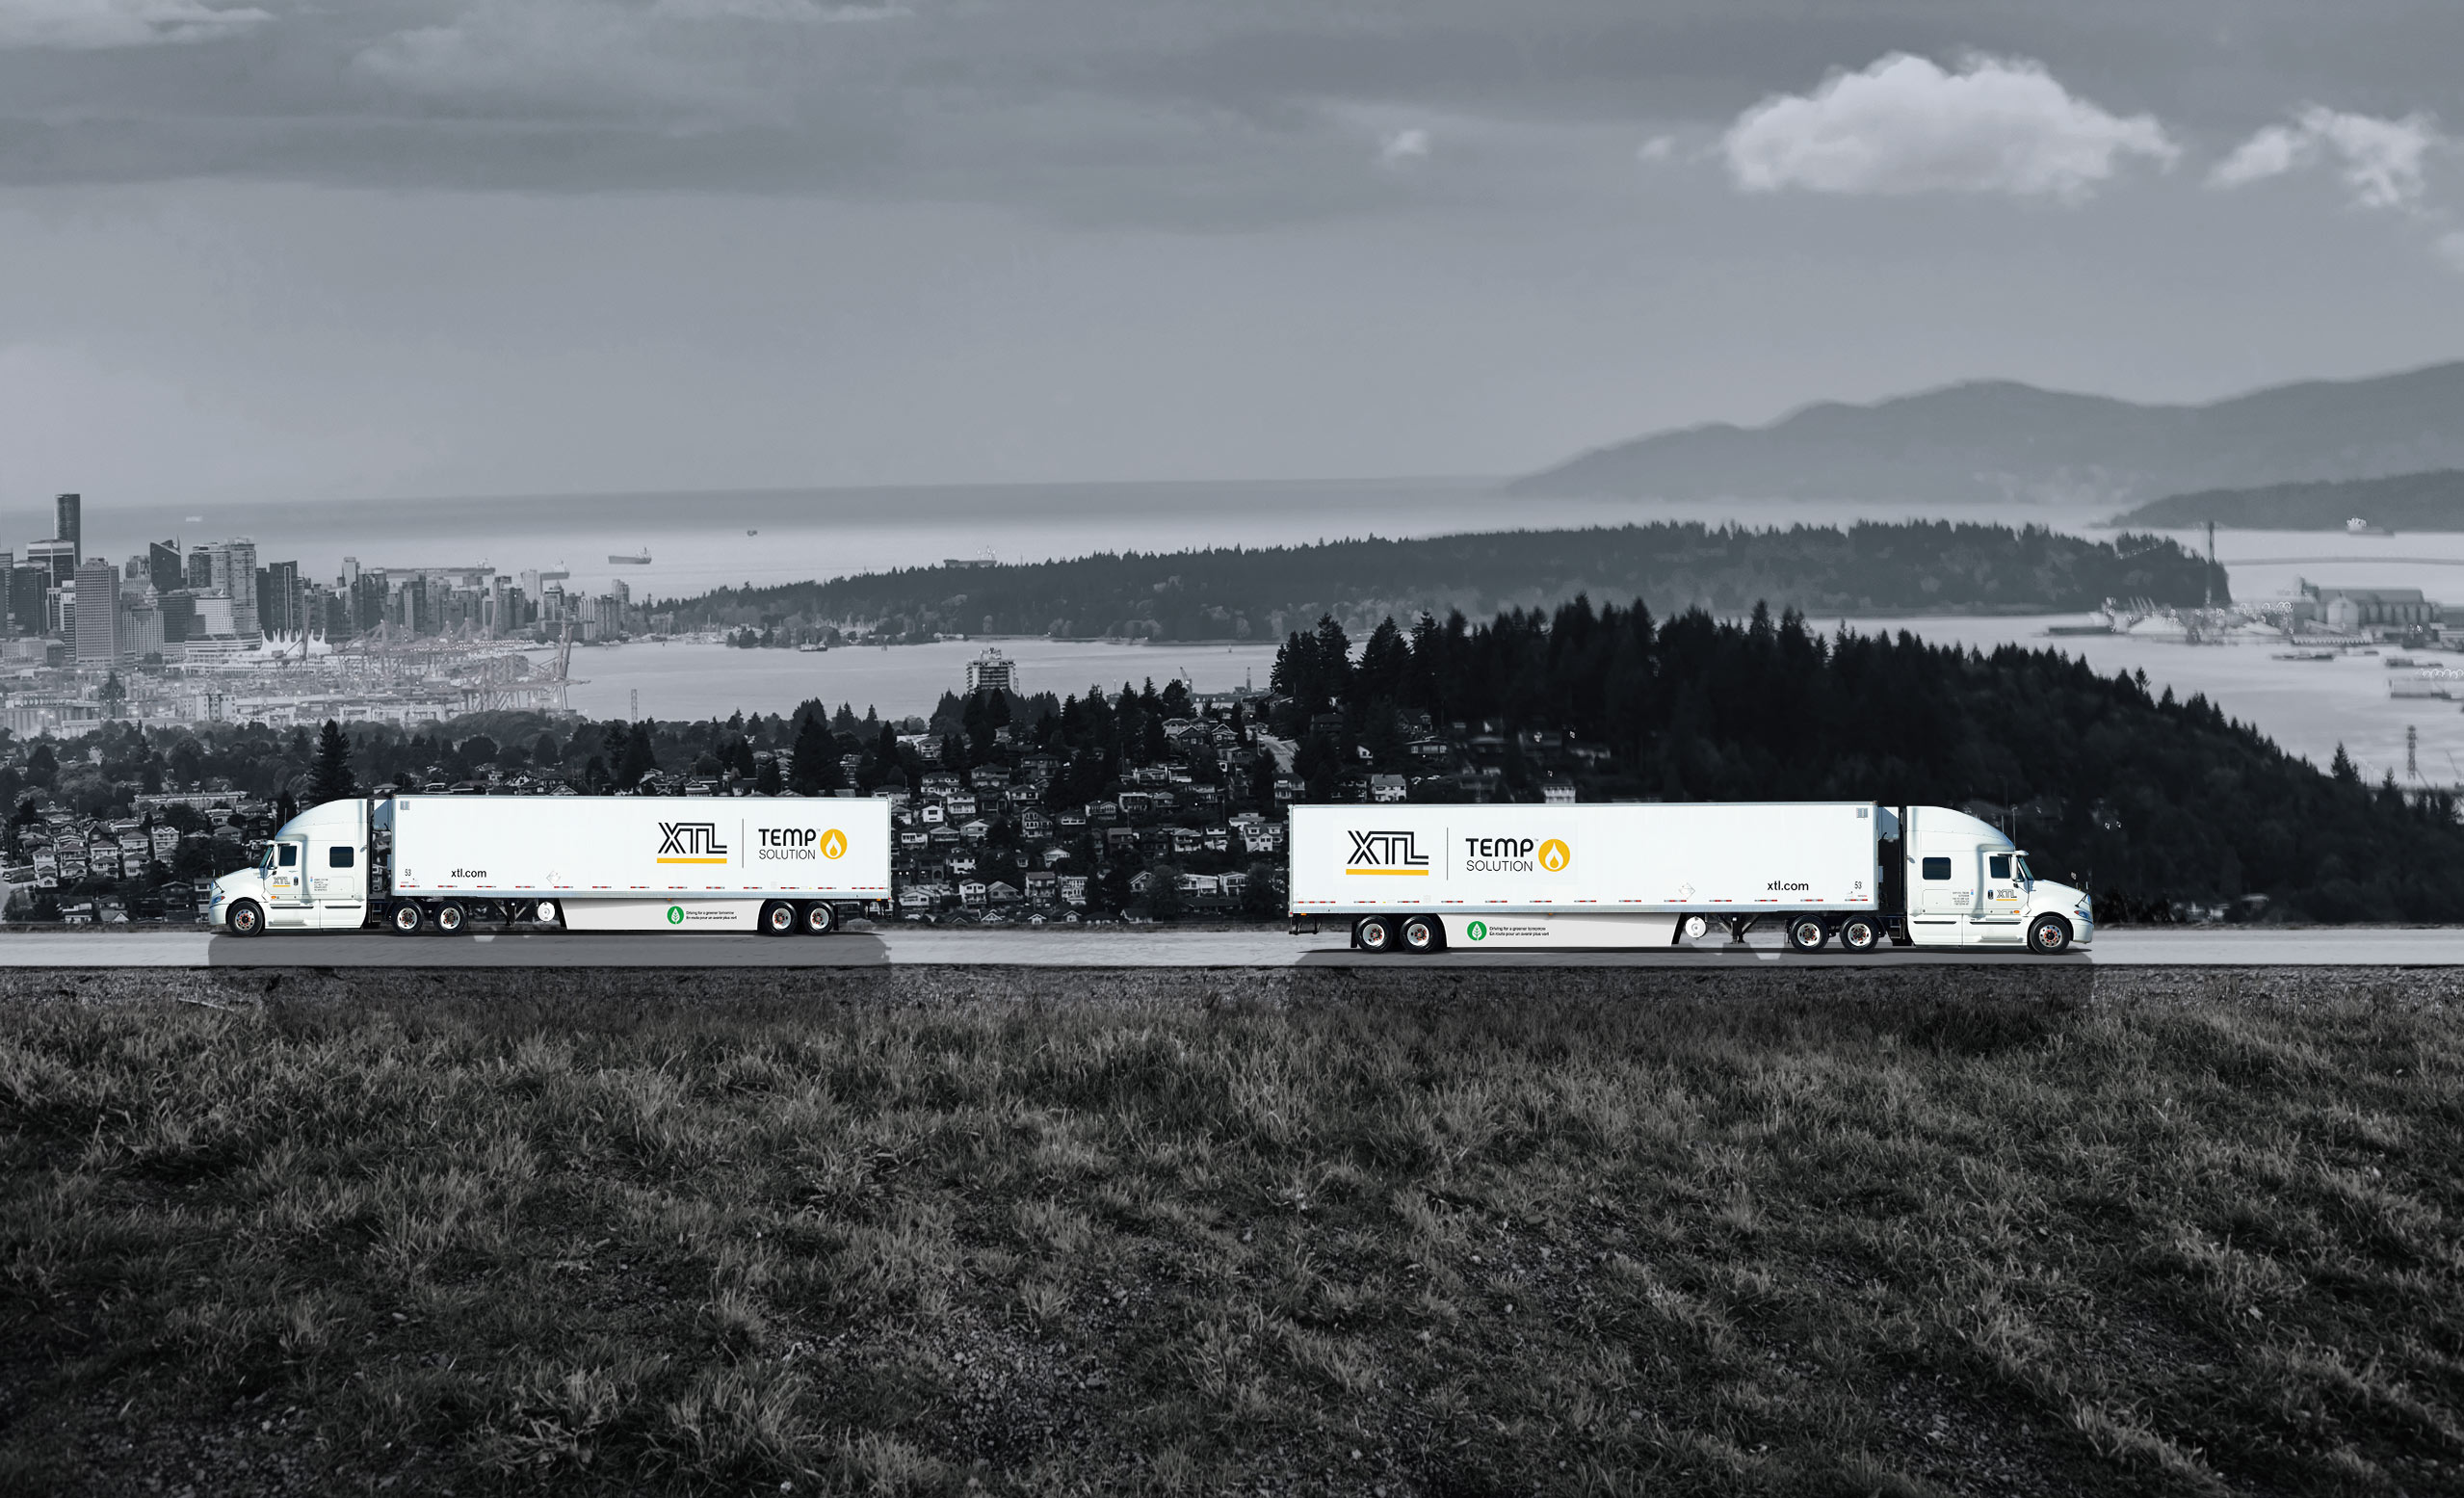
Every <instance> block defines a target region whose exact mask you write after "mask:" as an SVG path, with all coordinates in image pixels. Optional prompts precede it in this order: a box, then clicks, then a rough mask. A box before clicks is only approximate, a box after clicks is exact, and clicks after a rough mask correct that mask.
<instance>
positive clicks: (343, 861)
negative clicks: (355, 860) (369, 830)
mask: <svg viewBox="0 0 2464 1498" xmlns="http://www.w3.org/2000/svg"><path fill="white" fill-rule="evenodd" d="M357 852H358V850H356V849H353V848H328V849H327V850H326V867H328V868H330V869H347V868H350V867H351V866H352V856H353V854H355V853H357Z"/></svg>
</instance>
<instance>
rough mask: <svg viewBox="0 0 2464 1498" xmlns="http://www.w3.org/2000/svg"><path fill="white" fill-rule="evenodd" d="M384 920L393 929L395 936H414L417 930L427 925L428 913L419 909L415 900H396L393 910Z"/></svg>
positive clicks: (417, 932)
mask: <svg viewBox="0 0 2464 1498" xmlns="http://www.w3.org/2000/svg"><path fill="white" fill-rule="evenodd" d="M385 920H386V922H387V923H388V924H390V925H391V926H392V927H393V929H394V934H395V935H397V936H416V935H418V934H419V928H420V927H422V926H424V925H426V924H427V923H428V912H427V911H425V910H422V909H421V908H419V902H418V901H416V900H397V901H395V902H394V907H393V909H392V910H390V911H388V912H387V913H386V915H385Z"/></svg>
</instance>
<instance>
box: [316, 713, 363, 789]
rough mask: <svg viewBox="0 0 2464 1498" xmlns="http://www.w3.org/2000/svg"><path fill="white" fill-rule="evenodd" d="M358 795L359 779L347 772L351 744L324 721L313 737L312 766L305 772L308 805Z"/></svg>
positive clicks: (339, 726) (337, 728)
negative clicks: (314, 741)
mask: <svg viewBox="0 0 2464 1498" xmlns="http://www.w3.org/2000/svg"><path fill="white" fill-rule="evenodd" d="M358 794H359V777H358V776H357V775H355V774H354V773H353V771H352V768H351V741H350V740H349V739H348V738H346V737H344V736H343V732H342V724H341V723H336V722H335V721H334V720H332V719H330V718H328V719H327V720H326V725H325V727H324V728H322V729H320V730H319V731H318V733H317V750H316V764H315V766H314V768H313V769H311V770H310V771H309V772H308V804H310V805H312V806H322V805H324V804H325V803H326V802H329V801H346V800H348V799H350V798H351V797H354V796H356V795H358Z"/></svg>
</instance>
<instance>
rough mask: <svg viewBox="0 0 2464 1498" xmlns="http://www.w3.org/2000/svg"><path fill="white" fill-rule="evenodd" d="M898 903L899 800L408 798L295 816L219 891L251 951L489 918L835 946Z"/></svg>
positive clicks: (448, 928) (232, 927) (221, 918)
mask: <svg viewBox="0 0 2464 1498" xmlns="http://www.w3.org/2000/svg"><path fill="white" fill-rule="evenodd" d="M889 897H890V805H889V802H886V801H880V800H877V799H874V798H870V797H866V798H862V799H851V798H835V797H834V798H830V799H827V800H824V799H818V798H805V797H717V796H713V797H664V796H641V797H636V796H539V797H506V796H393V797H386V798H381V799H379V800H375V801H361V800H350V801H334V802H326V803H325V804H324V805H321V806H316V807H313V808H311V809H309V810H307V811H304V812H302V813H301V814H300V815H299V816H297V817H294V818H293V819H292V820H291V821H290V822H289V823H287V824H285V825H284V827H283V828H282V829H281V830H280V831H279V832H277V833H275V836H274V839H273V841H272V842H271V843H269V844H268V845H267V847H266V850H265V855H264V856H263V857H262V858H260V859H259V860H258V862H257V864H256V866H255V867H254V868H251V869H243V870H241V871H240V872H238V873H236V874H226V875H224V876H223V877H222V878H221V879H219V880H215V881H214V898H213V905H212V907H211V909H210V910H209V912H208V914H207V920H208V921H210V922H211V923H212V924H213V925H214V926H215V927H217V928H220V929H221V930H223V931H226V932H228V933H231V934H232V935H235V936H254V935H257V934H259V933H264V932H268V931H359V930H362V929H383V930H389V931H393V932H397V933H401V934H403V935H415V934H417V933H420V932H423V931H435V932H442V933H447V934H452V933H456V932H459V931H461V930H462V929H463V928H464V927H465V926H466V925H467V924H468V923H470V922H471V921H473V920H482V921H494V922H499V923H503V924H506V925H511V926H514V927H517V928H528V929H531V930H548V931H580V932H612V931H756V932H761V933H766V934H770V935H778V936H783V935H788V934H790V933H796V932H807V933H814V934H825V933H829V932H832V931H835V930H837V929H838V926H839V923H840V922H841V921H842V920H843V919H844V918H846V917H847V916H848V915H849V914H851V913H853V912H855V911H857V910H860V909H861V908H862V907H864V906H865V905H866V904H868V903H870V902H873V901H878V900H887V899H888V898H889Z"/></svg>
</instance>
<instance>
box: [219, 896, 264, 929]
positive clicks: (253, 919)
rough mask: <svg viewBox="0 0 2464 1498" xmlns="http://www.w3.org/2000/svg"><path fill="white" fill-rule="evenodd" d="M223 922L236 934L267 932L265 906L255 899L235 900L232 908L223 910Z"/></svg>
mask: <svg viewBox="0 0 2464 1498" xmlns="http://www.w3.org/2000/svg"><path fill="white" fill-rule="evenodd" d="M223 925H224V926H226V927H228V928H230V932H231V934H232V935H234V936H262V935H264V934H265V907H262V906H260V905H258V904H257V903H256V902H255V901H253V900H235V901H233V902H231V908H229V909H228V910H225V911H223Z"/></svg>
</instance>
